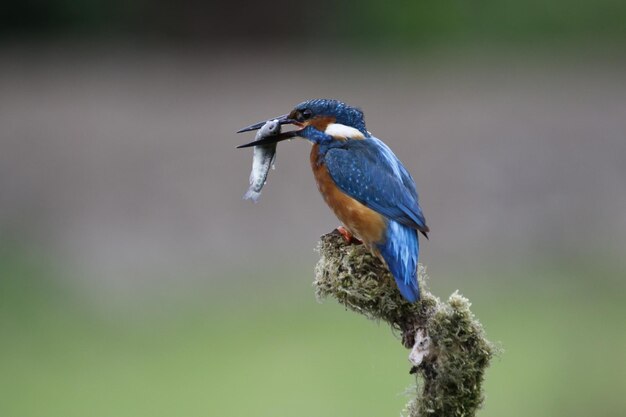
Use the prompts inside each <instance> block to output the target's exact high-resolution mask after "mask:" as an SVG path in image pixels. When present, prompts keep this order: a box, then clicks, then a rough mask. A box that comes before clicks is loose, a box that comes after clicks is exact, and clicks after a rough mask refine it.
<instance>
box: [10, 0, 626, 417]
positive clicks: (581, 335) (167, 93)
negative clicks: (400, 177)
mask: <svg viewBox="0 0 626 417" xmlns="http://www.w3.org/2000/svg"><path fill="white" fill-rule="evenodd" d="M624 22H626V3H624V2H619V1H615V0H600V1H595V2H591V1H587V2H585V1H582V2H566V1H561V0H559V1H553V2H549V3H546V2H537V1H530V2H529V1H526V2H522V1H518V0H509V1H501V2H493V1H475V2H471V3H470V2H460V1H448V2H409V1H402V2H386V3H382V2H374V1H369V0H368V1H363V2H355V1H343V2H330V1H319V2H316V3H300V4H298V3H293V2H287V1H284V0H281V1H278V2H274V3H263V2H247V1H231V2H227V3H226V2H225V3H218V2H210V1H208V2H207V1H204V2H200V1H189V0H185V1H179V2H172V1H169V0H158V1H154V2H143V1H137V0H133V1H127V2H121V1H110V2H104V1H99V0H89V1H82V2H78V1H49V2H33V1H26V2H8V3H7V4H6V5H3V11H2V13H0V62H1V65H0V146H1V151H0V416H3V417H4V416H7V417H31V416H32V417H35V416H36V417H41V416H46V417H48V416H50V417H56V416H58V417H71V416H77V417H78V416H80V417H84V416H94V417H95V416H115V417H120V416H134V417H137V416H151V417H152V416H207V415H208V416H225V417H227V416H232V417H239V416H242V415H253V416H258V417H262V416H272V417H276V416H301V417H304V416H320V415H325V416H349V415H365V416H367V415H371V416H374V415H377V416H381V415H399V413H400V410H401V409H402V407H403V406H404V404H405V403H406V402H407V400H408V398H409V397H407V396H406V395H404V393H405V391H406V390H407V388H409V387H410V386H411V384H413V383H414V380H413V378H412V377H411V376H410V375H409V374H408V369H409V366H408V362H407V354H408V352H407V351H406V350H404V349H403V348H402V347H401V346H400V343H399V342H398V341H397V339H396V338H395V337H394V335H393V334H392V333H391V331H390V330H389V329H388V328H387V327H386V326H385V325H381V324H378V323H373V322H368V321H366V320H364V319H363V318H361V317H358V316H356V315H354V314H352V313H350V312H347V311H345V310H344V309H343V308H341V307H339V306H338V305H336V304H335V303H334V302H332V301H327V302H325V303H321V304H320V303H318V302H317V301H316V300H315V298H314V295H313V289H312V286H311V281H312V278H313V267H314V265H315V262H316V260H317V254H316V253H315V252H314V248H315V245H316V241H317V238H318V236H320V235H322V234H323V233H326V232H328V231H330V230H331V229H332V228H334V227H335V226H337V220H336V219H334V217H333V216H332V214H331V213H330V211H329V210H328V209H327V208H326V207H325V205H324V203H323V201H322V199H321V198H320V197H319V196H318V195H317V191H316V189H315V185H314V182H313V180H312V176H311V174H310V172H309V168H308V162H307V159H308V145H306V144H305V143H301V142H297V141H295V142H293V143H290V144H285V145H281V147H280V149H279V152H278V163H277V170H276V171H273V172H271V173H270V178H269V182H268V185H267V187H266V188H265V189H264V191H263V197H262V199H261V201H260V203H259V204H256V205H254V204H252V203H250V202H248V201H242V200H241V196H242V195H243V193H244V192H245V190H246V188H247V178H248V173H249V169H250V159H251V155H250V152H247V151H236V150H235V146H236V145H238V144H240V143H243V142H244V141H247V140H249V139H250V137H248V136H242V135H235V134H234V131H236V130H237V129H239V128H241V127H243V126H245V125H248V124H249V123H252V122H255V121H258V120H262V119H265V118H268V117H271V116H275V115H278V114H283V113H285V112H287V111H288V110H290V108H291V107H293V106H294V105H295V104H297V103H298V102H300V101H302V100H304V99H307V98H313V97H334V98H340V99H343V100H345V101H347V102H349V103H351V104H354V105H358V106H360V107H362V108H363V110H364V111H365V114H366V122H367V124H368V129H369V130H370V131H372V132H373V133H374V134H375V135H377V136H378V137H380V138H382V139H383V140H385V141H386V142H387V143H388V144H389V145H390V146H391V148H392V149H394V150H395V151H396V153H397V154H398V155H399V156H400V157H401V159H402V160H403V162H404V163H405V165H407V167H408V168H409V170H410V171H411V172H412V174H413V175H414V177H415V179H416V181H417V183H418V187H419V190H420V194H421V199H422V206H423V208H424V211H425V214H426V217H427V219H428V222H429V225H430V227H431V229H432V234H431V240H430V241H428V242H424V243H423V244H422V255H421V260H422V262H423V263H424V264H425V265H427V267H428V270H429V274H430V276H431V280H430V287H431V290H432V291H433V292H434V293H435V294H437V295H439V296H440V297H442V298H445V297H447V296H448V295H449V294H450V293H452V292H453V291H454V290H455V289H459V290H460V291H461V292H462V293H463V294H464V295H466V296H468V297H469V298H470V299H471V300H472V302H473V309H474V312H475V313H476V314H477V315H478V317H479V318H480V320H481V322H482V323H483V325H484V326H485V329H486V331H487V335H488V337H489V338H490V339H491V340H493V341H494V342H497V343H498V344H499V345H500V346H501V347H502V348H503V353H502V355H501V356H500V357H499V358H496V359H495V360H494V362H493V364H492V366H491V368H490V369H489V371H488V373H487V379H486V397H487V398H486V403H485V407H484V409H483V410H482V411H481V415H482V416H501V415H506V416H520V417H521V416H524V417H527V416H533V417H538V416H551V417H553V416H568V417H569V416H589V415H594V416H623V415H625V414H626V398H625V396H624V394H623V393H624V391H625V390H626V326H625V325H624V323H625V319H626V306H624V303H623V299H624V296H625V295H626V260H625V259H626V257H625V255H626V251H625V250H624V248H626V162H625V161H626V117H625V115H626V75H625V74H626V59H625V58H626V54H625V53H624V51H625V49H624V47H625V46H626V24H625V23H624Z"/></svg>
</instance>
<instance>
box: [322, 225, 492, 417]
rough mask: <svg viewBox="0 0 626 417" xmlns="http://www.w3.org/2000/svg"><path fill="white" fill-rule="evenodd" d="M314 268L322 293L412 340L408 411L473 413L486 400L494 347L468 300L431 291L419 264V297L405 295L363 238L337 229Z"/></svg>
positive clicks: (414, 415) (446, 416)
mask: <svg viewBox="0 0 626 417" xmlns="http://www.w3.org/2000/svg"><path fill="white" fill-rule="evenodd" d="M319 252H320V255H321V257H320V260H319V262H318V263H317V266H316V268H315V281H314V285H315V289H316V296H317V298H318V299H320V300H321V299H324V298H326V297H328V296H332V297H333V298H335V299H337V301H339V303H341V304H343V305H344V306H346V307H347V308H349V309H350V310H353V311H355V312H357V313H360V314H363V315H364V316H366V317H367V318H369V319H373V320H383V321H385V322H387V323H388V324H389V325H390V326H391V328H392V329H394V330H396V331H398V332H400V336H401V339H402V343H403V345H404V346H405V347H406V348H412V351H411V354H410V360H411V362H412V363H413V365H414V366H413V368H412V369H411V373H415V374H416V378H417V379H418V381H417V387H418V388H417V391H416V397H415V398H414V399H412V400H411V401H409V403H408V404H407V407H406V409H405V414H406V415H408V416H410V417H423V416H429V417H453V416H454V417H461V416H462V417H472V416H474V415H475V414H476V411H477V409H478V408H479V407H480V406H481V404H482V402H483V391H482V382H483V377H484V372H485V369H486V368H487V366H488V365H489V361H490V359H491V358H492V357H493V355H494V353H495V349H494V346H493V345H492V344H491V343H490V342H489V341H488V340H487V339H486V338H485V334H484V331H483V328H482V326H481V324H480V323H479V322H478V320H477V319H476V318H475V317H474V315H473V314H472V312H471V311H470V306H471V304H470V302H469V300H467V299H466V298H464V297H463V296H461V295H460V294H458V293H456V292H455V293H454V294H452V295H451V296H450V298H449V299H448V300H447V301H446V302H442V301H441V300H440V299H439V298H437V297H435V296H434V295H432V294H431V293H430V292H428V290H427V288H426V282H425V281H426V273H425V270H424V268H423V267H422V266H421V265H420V267H419V270H418V279H419V284H420V290H421V299H420V300H419V301H418V302H417V303H414V304H411V303H408V302H407V301H405V300H404V299H403V298H402V296H401V295H400V292H399V291H398V289H397V287H396V285H395V282H394V279H393V277H392V276H391V274H390V273H389V271H388V270H387V268H386V267H385V266H384V265H383V264H382V263H381V262H380V260H379V259H378V258H376V257H375V256H372V254H371V253H370V252H369V251H368V250H367V248H365V247H364V246H363V245H347V244H345V242H344V240H343V238H342V237H341V235H340V234H339V233H337V232H333V233H329V234H327V235H324V236H322V238H321V242H320V245H319Z"/></svg>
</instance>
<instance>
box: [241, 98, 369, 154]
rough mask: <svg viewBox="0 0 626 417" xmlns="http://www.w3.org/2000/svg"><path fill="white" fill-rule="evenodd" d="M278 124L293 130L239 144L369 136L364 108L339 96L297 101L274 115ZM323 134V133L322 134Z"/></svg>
mask: <svg viewBox="0 0 626 417" xmlns="http://www.w3.org/2000/svg"><path fill="white" fill-rule="evenodd" d="M274 119H277V120H278V121H279V123H280V124H281V125H285V124H291V125H294V126H296V127H297V129H296V130H292V131H289V132H283V133H280V134H278V135H274V136H268V137H266V138H263V139H261V140H259V141H255V142H251V143H247V144H245V145H241V146H239V148H245V147H248V146H256V145H262V144H268V143H276V142H280V141H281V140H285V139H290V138H294V137H303V138H305V139H309V140H312V141H315V140H316V138H319V137H331V138H332V139H334V140H349V139H363V138H365V137H367V136H369V135H370V134H369V132H368V131H367V130H366V129H365V121H364V120H363V112H362V111H361V110H359V109H357V108H356V107H352V106H349V105H347V104H346V103H343V102H341V101H339V100H331V99H325V98H322V99H314V100H307V101H304V102H302V103H300V104H298V105H297V106H296V107H295V108H294V109H293V110H292V111H291V112H289V113H288V114H285V115H282V116H279V117H274V118H272V119H269V120H274ZM265 123H266V122H259V123H255V124H253V125H250V126H248V127H245V128H243V129H241V130H240V131H238V132H237V133H241V132H248V131H251V130H257V129H260V128H261V127H262V126H263V125H264V124H265ZM321 134H324V135H321Z"/></svg>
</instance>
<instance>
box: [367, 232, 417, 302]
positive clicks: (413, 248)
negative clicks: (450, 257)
mask: <svg viewBox="0 0 626 417" xmlns="http://www.w3.org/2000/svg"><path fill="white" fill-rule="evenodd" d="M377 247H378V250H379V251H380V254H381V255H382V257H383V259H384V260H385V262H386V263H387V266H388V267H389V271H391V274H392V275H393V277H394V278H395V280H396V284H397V285H398V289H399V290H400V293H401V294H402V296H403V297H404V298H406V299H407V300H408V301H409V302H411V303H414V302H416V301H417V300H419V298H420V291H419V285H418V282H417V260H418V257H419V240H418V237H417V230H415V229H413V228H410V227H406V226H403V225H401V224H400V223H398V222H395V221H393V220H389V223H388V225H387V232H386V240H385V242H384V243H381V244H378V245H377Z"/></svg>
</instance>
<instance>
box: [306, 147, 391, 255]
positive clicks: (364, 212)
mask: <svg viewBox="0 0 626 417" xmlns="http://www.w3.org/2000/svg"><path fill="white" fill-rule="evenodd" d="M318 150H319V148H318V145H317V144H315V145H313V149H311V168H313V175H314V176H315V180H316V181H317V188H318V189H319V191H320V193H321V194H322V197H324V200H325V201H326V204H328V206H329V207H330V208H331V210H332V211H333V212H334V213H335V216H337V218H338V219H339V220H340V221H341V222H342V223H343V225H344V226H345V227H346V228H348V230H350V232H351V233H352V234H353V235H355V236H356V237H357V238H358V239H359V240H361V241H363V243H364V244H366V245H367V246H371V244H373V243H377V242H382V241H383V240H384V236H385V229H386V227H387V226H386V221H385V218H384V217H383V216H382V215H380V214H379V213H377V212H375V211H374V210H372V209H370V208H368V207H366V206H364V205H363V204H361V203H359V202H358V201H356V200H355V199H354V198H352V197H350V196H348V195H347V194H345V193H344V192H343V191H341V190H340V189H339V188H338V187H337V185H335V182H334V181H333V179H332V178H331V176H330V174H329V173H328V170H327V169H326V166H325V165H324V164H323V163H322V164H320V163H318V162H319V153H318Z"/></svg>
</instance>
